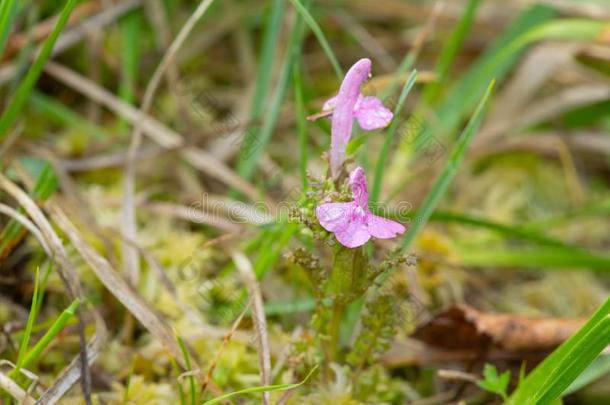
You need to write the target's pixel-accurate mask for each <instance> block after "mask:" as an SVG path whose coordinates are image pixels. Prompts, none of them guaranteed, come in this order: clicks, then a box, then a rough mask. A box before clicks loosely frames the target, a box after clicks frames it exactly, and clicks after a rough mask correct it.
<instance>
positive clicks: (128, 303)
mask: <svg viewBox="0 0 610 405" xmlns="http://www.w3.org/2000/svg"><path fill="white" fill-rule="evenodd" d="M47 206H48V208H49V210H50V212H51V217H52V218H53V219H54V220H55V222H56V223H57V225H58V226H59V227H60V228H61V229H62V230H63V232H64V233H65V234H66V235H67V236H68V238H69V239H70V241H71V242H72V244H73V245H74V247H75V248H76V250H77V251H78V252H79V254H80V255H81V256H82V257H83V258H84V259H85V261H86V262H87V263H88V264H89V266H90V267H91V269H92V270H93V272H94V273H95V275H96V276H97V278H98V279H99V280H100V281H101V282H102V284H104V286H105V287H106V288H107V289H108V291H109V292H110V293H112V294H113V295H114V296H115V297H116V298H117V300H119V301H120V302H121V303H122V304H123V305H124V306H125V308H126V309H127V310H128V311H129V312H131V313H132V314H133V316H134V317H135V318H136V319H137V320H138V321H140V323H141V324H142V325H143V326H144V327H145V328H146V329H148V331H149V332H150V333H151V335H153V336H154V337H155V338H157V339H158V340H159V341H160V342H161V344H162V345H163V346H164V347H165V348H166V349H167V350H168V351H169V353H170V354H171V355H172V356H173V357H174V358H175V359H176V361H177V362H178V363H180V365H181V366H182V367H186V365H185V364H184V360H183V358H182V353H181V351H180V347H179V346H178V343H177V342H176V340H175V339H174V335H173V333H172V331H171V329H170V328H169V327H168V326H167V325H166V324H165V323H164V322H163V321H162V320H161V319H160V318H159V316H158V315H157V314H156V313H155V312H153V310H151V309H150V308H149V306H148V304H146V302H145V301H144V300H143V299H142V298H141V297H140V295H139V294H138V293H137V292H136V291H134V290H133V289H132V288H131V287H130V286H129V284H127V282H126V281H125V280H124V279H123V278H121V276H120V275H119V274H118V273H117V271H116V270H115V269H113V268H112V266H111V265H110V263H108V261H107V260H106V259H105V258H104V257H102V256H101V255H100V254H98V253H97V252H96V251H95V250H94V249H93V248H92V247H91V246H90V245H89V244H88V243H87V242H86V241H85V240H84V239H83V238H82V237H81V235H80V234H79V232H78V230H77V229H76V228H75V227H74V225H73V224H72V222H71V221H70V219H68V217H67V216H66V214H65V213H64V212H63V211H62V210H61V209H60V208H59V207H58V206H57V205H56V204H53V203H50V204H48V205H47Z"/></svg>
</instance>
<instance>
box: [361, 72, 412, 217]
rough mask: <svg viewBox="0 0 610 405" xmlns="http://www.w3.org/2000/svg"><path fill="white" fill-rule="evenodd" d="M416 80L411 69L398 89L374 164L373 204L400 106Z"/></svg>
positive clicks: (376, 196)
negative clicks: (396, 100)
mask: <svg viewBox="0 0 610 405" xmlns="http://www.w3.org/2000/svg"><path fill="white" fill-rule="evenodd" d="M416 80H417V70H413V72H412V73H411V75H410V76H409V79H408V80H407V81H406V83H405V85H404V86H403V87H402V90H401V91H400V96H399V97H398V103H397V104H396V107H395V108H394V119H393V120H392V124H391V125H390V128H389V129H388V131H387V133H386V135H385V140H384V142H383V147H382V148H381V153H380V154H379V159H378V160H377V165H376V166H375V177H374V180H373V189H372V191H371V195H370V197H369V200H370V202H371V203H372V204H373V205H374V204H375V203H376V202H377V201H378V199H379V193H380V192H381V184H382V182H383V173H384V171H385V169H386V163H387V160H388V154H389V153H390V146H391V145H392V140H393V139H394V134H395V133H396V129H397V128H398V124H399V122H400V120H399V118H398V116H399V114H400V112H401V111H402V107H403V106H404V104H405V100H406V99H407V96H408V95H409V92H410V91H411V89H412V88H413V86H414V85H415V81H416Z"/></svg>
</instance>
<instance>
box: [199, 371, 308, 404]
mask: <svg viewBox="0 0 610 405" xmlns="http://www.w3.org/2000/svg"><path fill="white" fill-rule="evenodd" d="M317 369H318V366H317V365H316V366H314V368H312V369H311V371H310V372H309V374H307V376H306V377H305V378H304V379H303V381H301V382H299V383H296V384H276V385H263V386H260V387H252V388H245V389H243V390H239V391H235V392H230V393H228V394H225V395H222V396H220V397H217V398H214V399H211V400H209V401H206V402H204V403H203V404H202V405H212V404H217V403H219V402H222V401H224V400H225V399H228V398H232V397H234V396H236V395H242V394H254V393H257V392H275V391H288V390H292V389H295V388H298V387H300V386H301V385H303V384H305V383H306V382H307V381H308V380H309V377H311V375H312V374H313V373H314V372H315V371H316V370H317Z"/></svg>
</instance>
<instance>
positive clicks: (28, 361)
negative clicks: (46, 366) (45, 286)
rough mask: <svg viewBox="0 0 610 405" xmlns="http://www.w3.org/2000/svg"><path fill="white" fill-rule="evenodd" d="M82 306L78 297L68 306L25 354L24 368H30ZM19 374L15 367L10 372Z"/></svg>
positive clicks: (22, 363) (13, 375) (12, 376)
mask: <svg viewBox="0 0 610 405" xmlns="http://www.w3.org/2000/svg"><path fill="white" fill-rule="evenodd" d="M79 306H80V300H79V299H78V298H76V299H75V300H74V301H72V303H71V304H70V306H69V307H68V308H66V309H65V310H64V311H63V312H62V313H61V314H60V315H59V317H58V318H57V319H56V320H55V322H53V325H51V327H50V328H49V330H48V331H47V333H45V334H44V335H43V336H42V338H40V340H39V341H38V342H37V343H36V344H35V345H34V347H33V348H32V349H31V350H30V351H29V352H28V353H27V354H26V355H25V356H24V358H23V361H22V362H21V367H22V368H29V367H30V366H31V365H32V364H33V363H34V362H35V361H36V360H38V359H39V358H40V355H41V353H42V352H43V350H44V349H46V347H47V346H48V345H49V343H51V341H52V340H53V339H55V337H56V336H57V335H58V334H59V333H60V332H61V331H62V330H63V328H64V327H65V326H66V324H67V323H68V321H69V320H70V318H72V317H73V316H74V314H75V313H76V309H77V308H78V307H79ZM16 375H17V369H13V370H12V371H11V372H10V373H9V377H11V378H14V377H15V376H16Z"/></svg>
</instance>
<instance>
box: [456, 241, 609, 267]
mask: <svg viewBox="0 0 610 405" xmlns="http://www.w3.org/2000/svg"><path fill="white" fill-rule="evenodd" d="M460 261H461V263H462V264H464V265H466V266H474V267H479V266H480V267H489V266H494V267H525V268H534V269H540V268H555V269H574V268H585V269H590V270H596V271H600V272H605V273H608V269H610V256H600V255H594V254H592V253H589V252H586V251H582V250H580V249H574V248H567V247H560V246H554V247H542V246H541V247H538V248H526V249H519V250H501V249H493V248H490V247H488V246H486V247H484V248H480V249H464V250H462V251H461V252H460Z"/></svg>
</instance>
